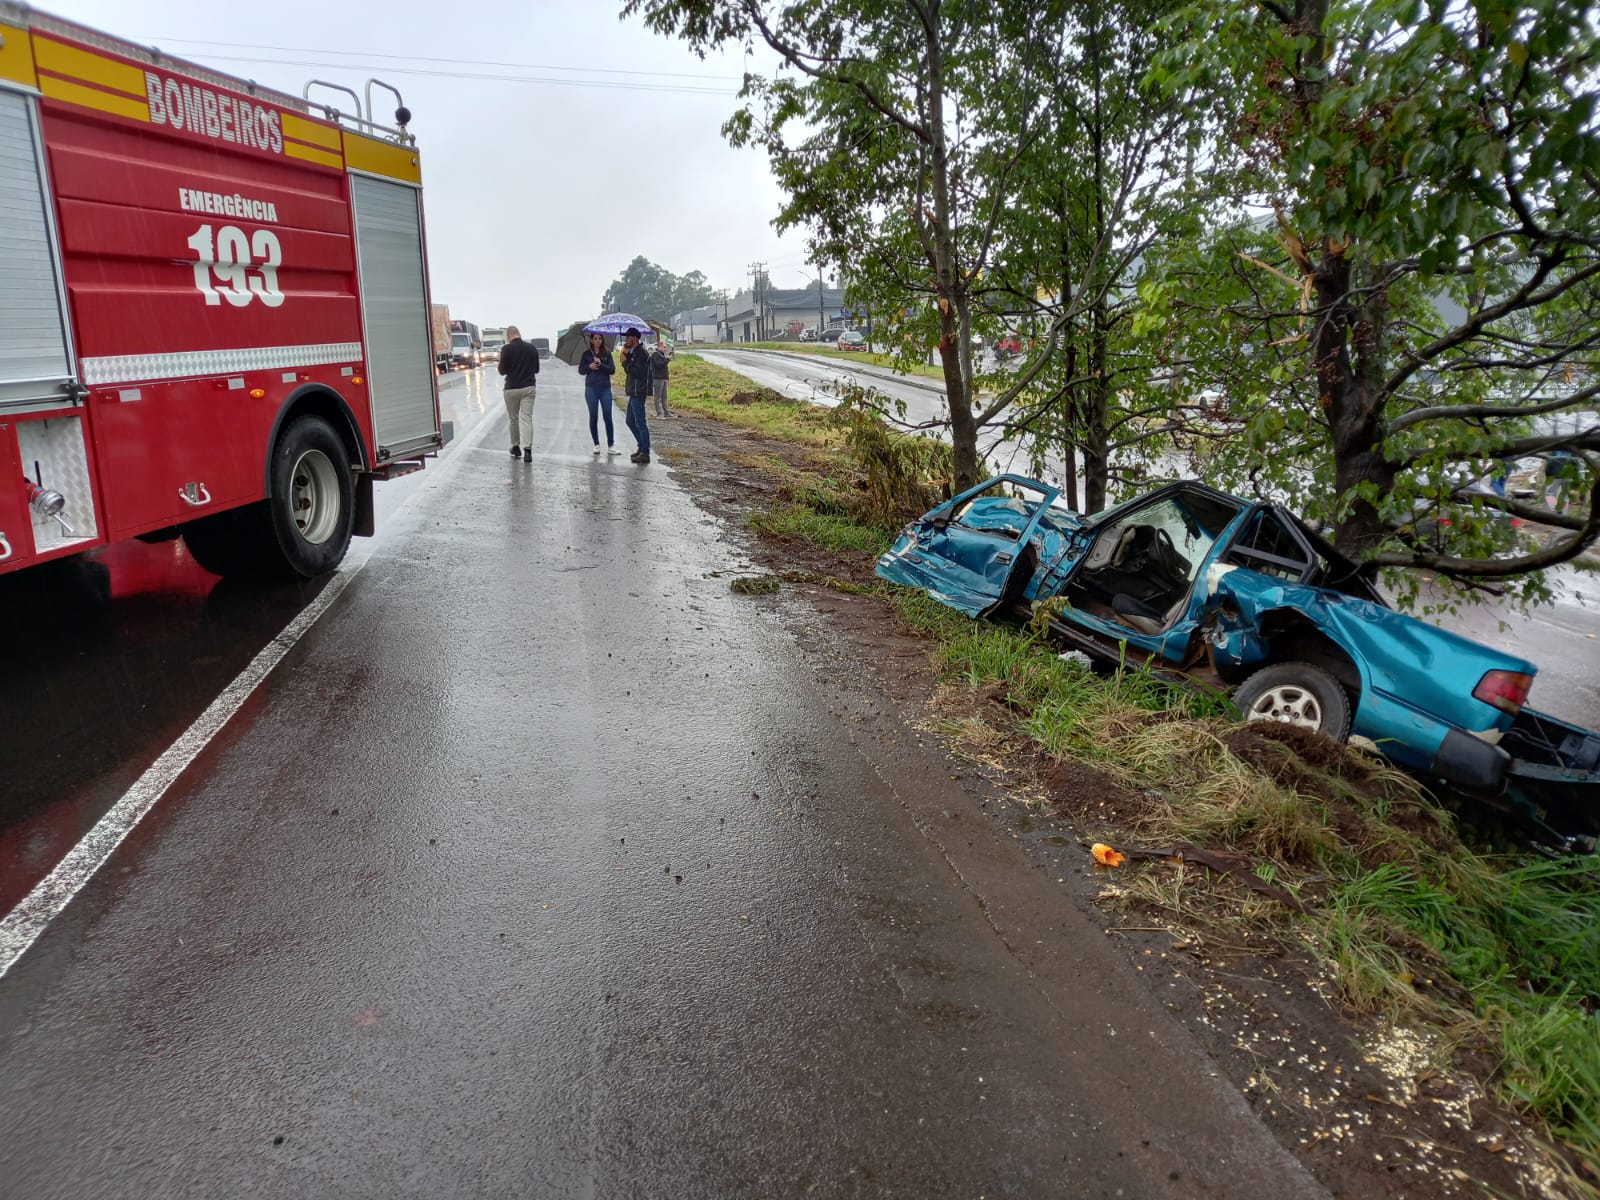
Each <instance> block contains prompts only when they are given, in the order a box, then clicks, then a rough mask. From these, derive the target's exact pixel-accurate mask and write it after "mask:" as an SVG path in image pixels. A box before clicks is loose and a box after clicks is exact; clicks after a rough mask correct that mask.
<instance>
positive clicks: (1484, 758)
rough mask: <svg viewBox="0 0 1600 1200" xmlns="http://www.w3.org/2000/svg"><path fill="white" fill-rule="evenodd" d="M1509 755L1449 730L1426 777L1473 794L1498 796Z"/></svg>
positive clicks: (1509, 761)
mask: <svg viewBox="0 0 1600 1200" xmlns="http://www.w3.org/2000/svg"><path fill="white" fill-rule="evenodd" d="M1510 767H1511V755H1509V754H1507V753H1506V752H1505V751H1504V750H1502V749H1501V748H1500V747H1499V746H1491V745H1490V744H1489V743H1488V742H1486V741H1484V740H1483V739H1481V738H1475V737H1473V736H1472V735H1471V734H1470V733H1466V732H1464V731H1462V730H1460V729H1451V730H1450V731H1448V732H1447V733H1446V734H1445V735H1444V741H1442V742H1440V743H1439V749H1438V751H1437V752H1436V753H1435V754H1434V756H1433V762H1432V763H1430V764H1429V766H1428V773H1429V774H1431V775H1433V776H1435V777H1437V778H1439V779H1443V780H1444V781H1445V782H1447V783H1453V784H1455V785H1456V786H1457V787H1463V788H1467V789H1469V790H1470V791H1474V792H1497V791H1499V790H1500V787H1501V785H1502V784H1504V783H1505V778H1506V772H1507V770H1509V769H1510Z"/></svg>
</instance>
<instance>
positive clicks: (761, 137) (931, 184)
mask: <svg viewBox="0 0 1600 1200" xmlns="http://www.w3.org/2000/svg"><path fill="white" fill-rule="evenodd" d="M1055 7H1059V6H1058V5H1057V6H1055ZM1051 9H1052V4H1050V3H1045V2H1040V3H1030V4H1010V5H997V4H993V3H989V2H987V0H815V2H814V3H811V4H807V5H796V4H792V3H787V2H782V0H768V2H763V0H627V4H626V6H625V9H624V12H625V15H634V14H638V13H642V14H643V15H644V17H645V20H646V21H647V22H648V24H649V25H650V26H651V27H652V28H654V29H655V30H656V31H657V32H660V33H665V34H670V35H674V36H679V37H682V38H684V39H685V40H687V41H688V42H689V43H690V45H692V46H693V47H694V48H695V49H697V50H698V51H700V52H701V53H704V52H705V51H706V50H708V49H710V48H712V47H715V46H719V45H722V44H724V43H726V42H730V41H731V42H743V43H746V44H749V43H754V42H760V43H762V44H764V45H765V46H766V47H768V48H769V49H771V50H772V51H774V52H776V53H777V54H778V56H779V57H780V59H781V60H782V63H783V69H781V70H780V71H779V72H778V74H777V75H776V76H775V77H773V78H770V79H769V78H765V77H762V76H757V75H747V76H746V78H745V85H744V88H743V89H742V91H741V99H742V101H743V107H742V108H741V109H740V110H739V111H738V112H737V113H735V114H734V115H733V117H732V118H730V120H729V121H728V123H727V125H726V126H725V127H724V131H725V133H726V134H727V136H728V137H729V139H730V140H731V141H732V142H733V143H734V144H735V145H757V146H760V147H762V148H763V149H765V150H766V152H767V155H768V158H769V161H770V162H771V164H772V169H773V173H774V175H775V176H776V177H777V180H778V182H779V184H780V186H781V187H782V188H783V189H784V191H785V192H786V194H787V200H786V202H785V203H784V205H783V208H782V209H781V211H780V212H779V214H778V217H777V221H776V224H777V225H778V227H779V228H780V229H788V228H793V227H805V228H807V229H808V230H809V231H810V232H811V235H812V248H813V252H814V254H815V255H816V256H817V257H819V258H821V259H823V260H825V261H829V262H835V263H838V264H839V265H840V267H841V269H842V270H843V271H845V272H846V273H848V275H849V276H850V279H851V291H852V293H853V294H855V295H857V296H859V297H861V298H863V299H870V300H872V302H873V304H874V307H878V308H879V309H880V310H881V309H882V307H883V302H882V300H881V299H880V295H881V294H882V293H885V292H891V291H892V294H893V295H894V296H896V297H897V299H898V303H897V304H896V305H895V306H894V307H895V308H897V309H918V308H920V307H921V306H922V305H923V304H928V305H930V306H931V314H932V315H931V318H930V319H931V320H933V321H935V322H936V323H937V329H938V340H937V345H938V352H939V358H940V364H941V366H942V367H943V374H944V384H945V395H946V400H947V403H948V405H949V412H950V436H951V444H952V448H953V452H954V454H953V457H954V464H955V465H954V474H955V480H954V483H955V486H957V487H958V488H959V487H964V486H967V485H970V484H972V483H974V482H976V481H977V479H978V478H979V473H980V466H979V459H978V433H979V430H980V428H981V427H982V426H983V424H984V423H985V422H990V421H994V420H997V419H999V418H1000V417H1001V416H1002V415H1003V414H1004V412H1005V411H1006V409H1007V408H1008V407H1009V406H1010V405H1011V404H1012V403H1013V402H1014V401H1015V399H1016V397H1017V396H1018V395H1020V394H1021V393H1022V392H1023V391H1024V390H1025V389H1026V387H1027V386H1028V385H1029V384H1030V383H1031V382H1032V378H1033V376H1034V375H1035V374H1037V373H1038V371H1039V370H1042V365H1041V366H1037V367H1031V368H1030V370H1028V371H1025V372H1023V377H1022V378H1021V379H1018V380H1017V381H1015V382H1014V383H1013V384H1012V385H1010V386H1008V387H1007V388H1006V389H1005V391H1003V392H1002V394H1001V395H1000V396H998V397H996V398H995V399H994V400H993V401H991V402H989V403H987V404H986V405H984V406H982V407H981V408H980V407H979V406H978V405H977V403H976V399H975V398H976V391H975V388H974V383H973V364H972V355H971V344H972V333H973V319H974V300H975V296H976V294H977V293H978V292H980V291H981V289H982V287H983V284H982V278H983V275H984V271H985V267H986V265H987V263H988V260H989V256H990V252H991V250H992V249H993V247H994V245H995V239H996V231H997V226H998V225H999V222H1000V220H1001V218H1002V217H1003V216H1004V214H1005V209H1006V204H1007V202H1008V198H1009V195H1010V191H1011V186H1012V183H1013V175H1014V173H1015V171H1016V168H1017V166H1018V163H1019V162H1020V160H1021V158H1022V154H1023V151H1024V150H1025V149H1026V148H1027V147H1028V146H1029V144H1030V143H1031V141H1032V140H1033V138H1034V136H1035V126H1036V124H1037V122H1038V119H1039V115H1040V106H1039V105H1038V104H1037V103H1036V102H1035V103H1030V102H1029V99H1030V98H1033V99H1034V100H1036V98H1037V96H1038V95H1039V93H1040V91H1041V89H1042V86H1043V82H1044V80H1046V79H1047V78H1049V77H1050V76H1051V75H1052V74H1053V73H1054V72H1055V71H1056V70H1057V67H1058V64H1057V63H1055V62H1054V61H1052V59H1051V57H1050V53H1049V51H1050V47H1049V44H1048V43H1047V42H1046V41H1045V40H1044V39H1042V38H1040V37H1039V36H1038V34H1039V31H1040V29H1041V28H1043V27H1044V25H1043V23H1044V21H1045V19H1046V18H1047V17H1048V16H1049V12H1050V10H1051ZM1002 108H1003V109H1004V111H1006V112H1008V113H1010V114H1012V118H1013V119H1012V120H1011V121H1010V122H1007V123H1000V122H991V123H988V124H987V125H984V124H983V123H982V122H981V121H980V120H979V117H978V115H977V114H979V113H981V112H983V111H987V110H990V109H994V110H998V109H1002ZM875 292H877V293H879V295H874V293H875ZM1055 336H1056V329H1055V328H1052V329H1051V330H1050V333H1049V337H1050V339H1051V340H1052V341H1053V340H1054V338H1055Z"/></svg>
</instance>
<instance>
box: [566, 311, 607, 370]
mask: <svg viewBox="0 0 1600 1200" xmlns="http://www.w3.org/2000/svg"><path fill="white" fill-rule="evenodd" d="M583 326H584V322H583V321H574V322H573V323H572V324H571V325H569V326H567V331H566V332H565V333H563V334H562V335H561V336H560V337H559V338H557V339H556V357H557V358H559V359H560V360H561V361H562V362H564V363H566V364H567V365H568V366H573V367H575V366H577V365H578V360H579V359H580V358H582V357H583V352H584V351H585V350H587V349H588V348H589V335H588V334H587V333H585V332H584V331H583ZM616 341H617V339H616V338H615V337H608V338H606V349H607V350H609V349H611V347H612V346H614V345H615V344H616Z"/></svg>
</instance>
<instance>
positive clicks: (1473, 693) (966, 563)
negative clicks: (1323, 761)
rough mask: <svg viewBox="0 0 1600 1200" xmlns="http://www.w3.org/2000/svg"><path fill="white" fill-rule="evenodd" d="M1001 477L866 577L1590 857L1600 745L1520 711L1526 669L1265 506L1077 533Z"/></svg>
mask: <svg viewBox="0 0 1600 1200" xmlns="http://www.w3.org/2000/svg"><path fill="white" fill-rule="evenodd" d="M1059 499H1060V493H1059V492H1058V490H1057V489H1055V488H1052V487H1050V486H1048V485H1047V484H1043V483H1040V482H1039V481H1038V480H1035V479H1028V478H1026V477H1024V476H1021V475H1002V476H1000V477H999V478H996V479H993V480H990V481H989V482H988V483H985V484H983V485H982V486H981V487H977V488H973V489H972V490H970V491H967V492H964V493H962V494H961V495H959V496H956V497H955V498H954V499H952V500H950V501H947V502H946V503H944V504H941V505H940V506H939V507H937V508H935V509H933V510H932V511H931V512H929V513H927V514H926V515H924V516H923V517H921V518H920V519H919V520H916V521H913V522H912V523H911V524H910V525H908V526H907V527H906V528H905V530H904V531H903V532H902V533H901V534H900V536H899V538H898V539H897V540H896V541H895V544H894V545H893V546H892V547H891V548H890V549H889V550H888V551H887V552H886V553H885V554H884V555H883V557H882V558H880V559H879V560H878V574H879V575H880V576H882V577H883V578H884V579H888V580H890V581H892V582H894V583H901V584H906V585H908V586H910V587H915V588H920V589H923V590H925V591H926V592H928V593H929V594H930V595H931V596H933V597H934V598H935V599H937V600H939V601H941V602H943V603H945V604H948V605H949V606H950V607H952V608H955V609H959V610H960V611H961V612H964V613H966V614H967V615H969V616H973V617H978V616H984V615H988V614H997V613H998V614H1007V615H1014V616H1018V617H1026V616H1027V615H1029V614H1031V613H1032V611H1033V609H1034V606H1035V605H1036V604H1038V603H1039V602H1042V601H1046V600H1051V599H1053V598H1056V597H1059V598H1060V603H1058V604H1057V605H1054V606H1052V607H1053V609H1054V610H1055V611H1054V612H1053V613H1052V616H1051V618H1050V622H1049V627H1050V630H1051V633H1052V634H1053V636H1054V637H1055V638H1056V639H1057V640H1058V641H1059V642H1061V643H1063V644H1065V645H1066V646H1067V647H1070V648H1072V649H1077V650H1082V651H1084V652H1086V653H1087V654H1088V655H1090V656H1091V657H1092V658H1095V659H1098V660H1100V661H1103V662H1109V663H1116V662H1127V661H1134V662H1141V663H1148V664H1149V665H1150V666H1151V667H1152V668H1153V669H1155V670H1157V671H1160V672H1164V673H1169V674H1171V673H1179V674H1181V675H1182V676H1183V677H1184V678H1186V679H1190V680H1195V681H1198V682H1200V683H1203V684H1209V685H1210V686H1212V687H1215V688H1222V689H1232V694H1233V703H1234V705H1235V706H1236V707H1237V709H1238V710H1239V713H1240V715H1241V716H1243V717H1244V718H1245V719H1246V720H1251V721H1258V720H1269V721H1286V722H1289V723H1291V724H1294V725H1298V726H1300V727H1302V728H1306V729H1315V730H1319V731H1320V732H1322V733H1325V734H1327V735H1329V736H1330V737H1334V738H1337V739H1339V740H1341V741H1342V740H1352V741H1357V742H1358V743H1359V744H1362V745H1366V746H1369V747H1372V748H1376V749H1377V750H1378V751H1380V752H1381V753H1382V754H1384V755H1385V756H1386V757H1388V758H1389V759H1390V760H1392V761H1393V762H1395V763H1397V764H1399V765H1401V766H1403V767H1406V768H1408V769H1410V770H1412V771H1414V772H1416V773H1418V774H1420V775H1423V776H1424V777H1426V778H1429V779H1432V780H1436V781H1442V782H1444V783H1446V784H1449V785H1451V786H1452V787H1455V788H1458V789H1460V790H1462V791H1465V792H1468V793H1470V794H1472V795H1475V796H1477V797H1480V798H1482V799H1484V800H1486V801H1489V802H1490V803H1492V804H1495V805H1497V806H1499V807H1501V808H1504V809H1505V810H1507V811H1508V812H1510V813H1512V814H1513V815H1514V816H1515V817H1517V818H1518V819H1520V820H1521V821H1523V822H1525V823H1526V824H1527V825H1528V826H1529V828H1530V830H1531V832H1532V834H1533V836H1534V837H1535V838H1536V839H1537V840H1538V841H1539V842H1540V843H1541V844H1544V845H1548V846H1551V847H1553V848H1556V849H1561V850H1567V851H1592V850H1593V849H1594V848H1595V843H1596V835H1597V834H1600V734H1597V733H1595V732H1593V731H1591V730H1586V729H1582V728H1579V727H1578V726H1575V725H1569V724H1567V723H1565V722H1562V721H1559V720H1557V719H1555V718H1554V717H1550V716H1546V715H1545V714H1543V713H1538V712H1535V711H1533V710H1532V709H1529V708H1526V707H1525V706H1524V701H1525V700H1526V699H1527V696H1528V690H1529V688H1530V686H1531V685H1532V683H1533V678H1534V675H1535V673H1536V672H1537V670H1538V668H1537V667H1535V666H1534V664H1533V663H1531V662H1528V661H1527V660H1525V659H1521V658H1517V657H1515V656H1513V655H1510V654H1505V653H1503V652H1501V651H1498V650H1494V649H1491V648H1490V647H1488V646H1484V645H1481V644H1479V643H1477V642H1474V641H1471V640H1469V639H1467V638H1464V637H1460V636H1459V635H1457V634H1454V633H1450V632H1449V631H1447V630H1444V629H1439V628H1437V627H1436V626H1433V625H1430V624H1427V623H1426V622H1423V621H1420V620H1417V619H1416V618H1414V617H1409V616H1406V615H1404V614H1402V613H1398V612H1396V611H1394V610H1393V609H1392V608H1390V607H1389V605H1388V604H1387V602H1386V601H1385V600H1384V599H1383V597H1382V596H1381V595H1380V594H1379V592H1378V591H1377V589H1376V588H1374V587H1373V586H1372V584H1371V583H1369V582H1368V581H1367V580H1366V579H1365V578H1363V577H1362V575H1361V574H1360V572H1359V571H1358V570H1357V568H1356V567H1355V565H1354V564H1353V563H1351V562H1350V561H1349V560H1347V559H1345V558H1344V557H1343V556H1341V555H1340V554H1339V553H1338V552H1337V551H1336V550H1335V549H1334V548H1333V547H1332V546H1331V545H1330V544H1328V542H1327V541H1325V540H1324V539H1323V538H1321V537H1320V536H1318V535H1317V534H1316V533H1315V532H1313V531H1312V530H1311V529H1310V528H1308V527H1307V526H1306V525H1305V523H1304V522H1302V521H1300V520H1299V519H1298V518H1297V517H1295V516H1294V515H1292V514H1291V513H1289V512H1288V511H1287V510H1285V509H1283V508H1281V507H1279V506H1278V505H1274V504H1267V503H1260V502H1256V501H1251V500H1243V499H1240V498H1239V497H1237V496H1230V495H1227V494H1226V493H1223V492H1219V491H1217V490H1215V489H1214V488H1210V487H1206V486H1205V485H1204V484H1200V483H1195V482H1184V483H1175V484H1171V485H1168V486H1166V487H1163V488H1159V489H1158V490H1156V491H1153V492H1151V493H1149V494H1148V495H1144V496H1140V497H1138V498H1137V499H1134V500H1130V501H1128V502H1126V503H1124V504H1120V505H1118V506H1116V507H1115V508H1111V509H1107V510H1106V511H1104V512H1101V513H1097V514H1095V515H1094V516H1091V517H1084V516H1080V515H1079V514H1078V513H1075V512H1073V511H1071V510H1070V509H1068V508H1066V507H1064V506H1063V505H1061V504H1060V503H1059Z"/></svg>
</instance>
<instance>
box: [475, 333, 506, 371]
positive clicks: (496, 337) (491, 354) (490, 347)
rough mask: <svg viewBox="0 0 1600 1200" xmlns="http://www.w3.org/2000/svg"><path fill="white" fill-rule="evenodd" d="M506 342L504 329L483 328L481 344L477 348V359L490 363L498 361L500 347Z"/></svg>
mask: <svg viewBox="0 0 1600 1200" xmlns="http://www.w3.org/2000/svg"><path fill="white" fill-rule="evenodd" d="M505 344H506V331H505V330H504V329H485V330H484V331H483V345H482V346H481V347H480V348H479V350H478V361H479V362H483V363H492V362H497V361H499V358H500V347H502V346H504V345H505Z"/></svg>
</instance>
